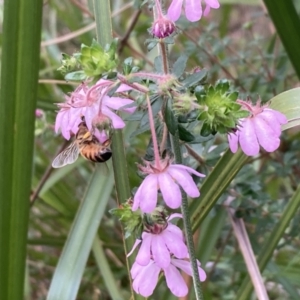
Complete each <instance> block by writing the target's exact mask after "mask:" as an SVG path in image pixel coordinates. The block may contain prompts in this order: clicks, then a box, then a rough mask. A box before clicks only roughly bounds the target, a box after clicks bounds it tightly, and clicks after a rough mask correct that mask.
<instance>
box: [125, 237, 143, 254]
mask: <svg viewBox="0 0 300 300" xmlns="http://www.w3.org/2000/svg"><path fill="white" fill-rule="evenodd" d="M141 242H142V240H139V239H136V240H135V242H134V245H133V246H132V249H131V251H130V252H129V253H128V254H127V256H126V257H129V256H130V255H131V254H132V253H133V252H134V250H135V248H136V247H137V246H138V245H139V244H140V243H141Z"/></svg>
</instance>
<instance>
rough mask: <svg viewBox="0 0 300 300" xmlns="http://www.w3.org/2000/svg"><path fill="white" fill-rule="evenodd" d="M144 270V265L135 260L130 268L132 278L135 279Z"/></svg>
mask: <svg viewBox="0 0 300 300" xmlns="http://www.w3.org/2000/svg"><path fill="white" fill-rule="evenodd" d="M142 270H143V269H142V267H141V266H140V265H139V264H138V263H137V262H134V263H133V265H132V267H131V270H130V274H131V277H132V279H135V278H136V276H137V275H138V274H139V273H140V272H141V271H142Z"/></svg>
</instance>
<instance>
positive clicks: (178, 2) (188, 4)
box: [167, 0, 220, 22]
mask: <svg viewBox="0 0 300 300" xmlns="http://www.w3.org/2000/svg"><path fill="white" fill-rule="evenodd" d="M183 2H184V0H173V1H172V3H171V5H170V7H169V9H168V13H167V15H168V17H169V18H170V19H171V20H172V21H174V22H175V21H177V20H178V19H179V17H180V14H181V8H182V4H183ZM201 2H202V0H185V4H184V6H185V15H186V18H187V19H188V20H189V21H191V22H196V21H199V20H200V19H201V17H202V4H201ZM204 2H205V4H206V7H205V10H204V16H207V15H208V13H209V11H210V9H211V8H214V9H217V8H219V7H220V4H219V1H218V0H204Z"/></svg>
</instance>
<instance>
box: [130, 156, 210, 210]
mask: <svg viewBox="0 0 300 300" xmlns="http://www.w3.org/2000/svg"><path fill="white" fill-rule="evenodd" d="M170 162H171V161H170V159H169V158H166V159H164V160H160V164H159V165H158V166H157V165H153V163H151V162H145V163H146V166H145V167H143V166H139V167H140V169H141V171H142V172H143V173H145V174H149V175H148V176H146V178H145V179H144V180H143V182H142V184H141V185H140V186H139V188H138V190H137V191H136V193H135V195H134V199H133V205H132V210H133V211H135V210H137V209H138V208H140V209H141V210H142V212H144V213H151V212H152V211H153V210H154V208H155V207H156V204H157V192H158V190H160V191H161V193H162V196H163V199H164V201H165V203H166V204H167V206H169V207H170V208H173V209H176V208H178V207H179V206H180V205H181V199H182V198H181V191H180V187H181V188H182V189H183V190H184V191H185V192H186V193H187V195H189V196H190V197H192V198H196V197H199V196H200V192H199V189H198V187H197V185H196V184H195V182H194V180H193V178H192V176H191V174H194V175H196V176H199V177H205V175H204V174H201V173H199V172H197V171H195V170H194V169H192V168H190V167H187V166H184V165H178V164H170Z"/></svg>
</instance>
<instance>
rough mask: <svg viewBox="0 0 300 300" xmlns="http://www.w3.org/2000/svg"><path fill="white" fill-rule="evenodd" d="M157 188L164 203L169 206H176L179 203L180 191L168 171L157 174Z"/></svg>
mask: <svg viewBox="0 0 300 300" xmlns="http://www.w3.org/2000/svg"><path fill="white" fill-rule="evenodd" d="M158 183H159V188H160V191H161V193H162V196H163V198H164V201H165V203H166V204H167V205H168V206H169V207H170V208H173V209H175V208H178V207H179V206H180V205H181V191H180V189H179V186H178V185H177V184H176V183H175V182H174V181H173V179H172V177H171V176H170V175H169V174H168V173H160V174H159V175H158Z"/></svg>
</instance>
